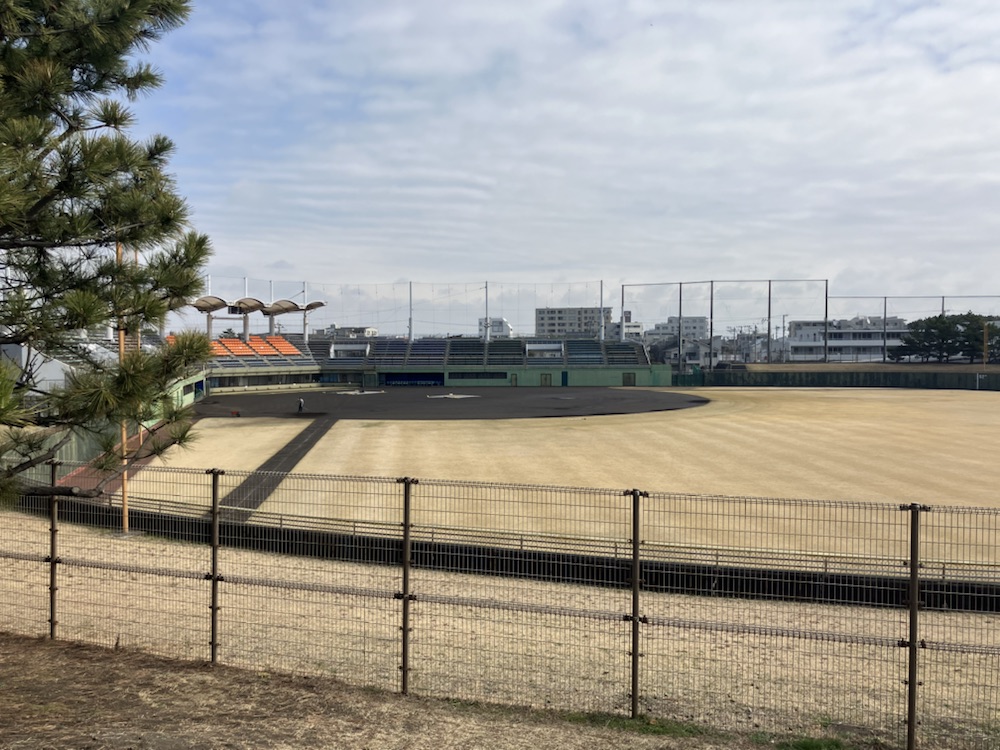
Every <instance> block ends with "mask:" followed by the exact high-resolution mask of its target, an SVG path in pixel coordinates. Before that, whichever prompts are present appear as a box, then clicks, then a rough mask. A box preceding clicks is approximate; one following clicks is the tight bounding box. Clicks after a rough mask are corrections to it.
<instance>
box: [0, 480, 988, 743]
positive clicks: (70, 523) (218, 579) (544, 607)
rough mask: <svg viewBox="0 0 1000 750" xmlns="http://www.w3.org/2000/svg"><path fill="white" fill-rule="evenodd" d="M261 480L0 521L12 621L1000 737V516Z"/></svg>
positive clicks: (194, 651) (406, 673) (789, 719)
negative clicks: (125, 530)
mask: <svg viewBox="0 0 1000 750" xmlns="http://www.w3.org/2000/svg"><path fill="white" fill-rule="evenodd" d="M42 469H44V470H45V471H47V472H50V474H49V476H48V477H47V478H45V481H49V482H51V483H52V484H56V485H71V486H72V485H75V484H82V485H84V486H86V485H87V482H88V481H90V480H92V479H93V478H94V477H92V476H88V472H90V471H91V470H90V469H88V468H87V467H85V466H81V465H52V466H49V467H40V470H42ZM262 474H263V473H261V474H255V473H253V472H233V473H232V474H228V473H226V472H224V471H222V470H218V469H213V470H210V471H208V472H204V473H203V472H201V471H196V470H186V469H170V468H162V467H152V466H150V467H146V468H143V469H141V470H138V471H136V472H135V473H134V475H133V476H132V477H131V478H130V480H129V485H128V486H129V489H130V495H129V497H128V503H127V508H128V510H127V511H124V510H123V505H125V504H124V503H123V502H122V497H121V494H120V489H118V490H113V491H112V492H110V493H109V494H107V495H105V496H102V497H100V498H97V499H86V500H85V499H77V498H72V497H69V498H67V497H51V498H22V500H21V502H20V506H19V507H18V508H17V509H10V510H8V511H6V512H4V514H3V515H4V518H3V519H2V521H0V559H2V560H3V561H4V567H5V569H6V570H7V571H8V574H7V575H6V576H5V577H4V579H3V580H2V581H0V601H2V602H3V605H4V606H3V607H2V608H0V629H2V630H7V631H10V632H16V633H25V634H35V635H40V636H41V635H47V636H48V637H51V638H57V637H58V638H65V639H70V640H79V641H86V642H92V643H97V644H102V645H108V646H112V645H114V646H119V647H128V648H136V649H140V650H145V651H149V652H153V653H157V654H161V655H166V656H171V657H179V658H184V659H196V660H206V661H210V662H212V663H226V664H231V665H234V666H241V667H245V668H249V669H255V670H273V671H284V672H290V673H302V674H316V675H326V676H333V677H336V678H339V679H342V680H344V681H346V682H348V683H351V684H355V685H361V686H370V687H376V688H380V689H385V690H398V691H400V692H402V693H416V694H421V695H428V696H437V697H447V698H456V699H463V700H472V701H485V702H494V703H505V704H514V705H529V706H534V707H548V708H558V709H567V710H575V711H601V712H612V713H620V714H622V715H632V716H637V715H640V714H646V715H650V716H654V717H662V718H669V719H673V720H678V721H685V722H694V723H698V724H703V725H706V726H712V727H716V728H720V729H734V730H740V731H761V732H774V733H800V734H801V733H808V734H812V735H817V734H834V735H836V734H842V733H844V732H848V733H851V734H857V733H863V734H865V735H867V736H870V737H872V738H874V739H877V740H879V741H881V742H882V743H883V744H884V745H885V746H888V747H900V748H902V747H907V748H914V747H916V746H917V743H918V740H919V744H920V747H948V748H964V747H969V748H995V747H997V746H1000V724H998V722H997V709H998V707H1000V700H998V698H1000V645H998V642H997V639H996V632H997V624H998V618H1000V576H998V573H1000V559H998V558H1000V546H998V544H997V542H998V541H1000V540H998V531H1000V511H994V510H991V509H983V508H955V507H934V508H929V507H927V506H921V505H889V504H876V503H857V502H843V503H838V502H818V501H805V500H799V501H796V500H776V499H766V498H739V497H723V496H693V495H679V494H671V493H655V492H646V491H641V490H638V489H627V490H623V489H618V490H615V489H583V488H572V487H551V486H540V485H503V484H486V483H475V482H451V481H448V482H445V481H436V480H424V479H421V480H417V479H414V478H379V477H343V476H321V475H296V474H284V475H278V476H275V475H272V474H268V475H266V476H265V475H262ZM36 479H38V478H36ZM258 490H260V491H259V492H258ZM132 493H134V494H132ZM255 493H256V495H255ZM125 512H127V513H128V514H129V516H130V519H129V520H130V523H129V529H131V531H130V533H129V534H122V533H121V531H120V530H121V528H122V524H123V517H124V515H125Z"/></svg>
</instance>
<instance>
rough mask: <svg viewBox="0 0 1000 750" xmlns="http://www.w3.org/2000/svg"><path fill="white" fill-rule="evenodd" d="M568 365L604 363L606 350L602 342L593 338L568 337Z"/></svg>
mask: <svg viewBox="0 0 1000 750" xmlns="http://www.w3.org/2000/svg"><path fill="white" fill-rule="evenodd" d="M566 364H567V365H603V364H606V362H605V361H604V352H603V351H602V350H601V342H600V341H593V340H591V339H568V340H567V341H566Z"/></svg>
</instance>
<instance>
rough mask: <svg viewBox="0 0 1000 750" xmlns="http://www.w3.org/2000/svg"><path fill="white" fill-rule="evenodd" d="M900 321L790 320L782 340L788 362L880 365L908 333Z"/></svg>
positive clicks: (861, 318) (875, 318)
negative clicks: (785, 347) (890, 350)
mask: <svg viewBox="0 0 1000 750" xmlns="http://www.w3.org/2000/svg"><path fill="white" fill-rule="evenodd" d="M908 332H909V329H908V328H907V327H906V321H905V320H903V319H902V318H897V317H888V318H885V319H883V318H879V317H871V318H869V317H856V318H851V319H850V320H831V321H829V322H828V323H827V322H826V321H822V320H792V321H790V322H789V323H788V338H787V341H786V345H787V352H788V361H789V362H822V361H823V360H824V358H826V359H828V361H830V362H881V361H882V359H883V358H884V357H885V355H886V350H888V349H892V348H893V347H896V346H900V345H901V344H902V343H903V342H902V337H903V335H904V334H906V333H908Z"/></svg>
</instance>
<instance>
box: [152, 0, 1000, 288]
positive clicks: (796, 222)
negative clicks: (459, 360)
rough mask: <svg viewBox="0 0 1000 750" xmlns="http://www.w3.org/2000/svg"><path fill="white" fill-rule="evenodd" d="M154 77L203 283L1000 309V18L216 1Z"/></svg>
mask: <svg viewBox="0 0 1000 750" xmlns="http://www.w3.org/2000/svg"><path fill="white" fill-rule="evenodd" d="M149 59H151V61H152V62H153V63H154V64H155V65H156V66H157V67H158V69H159V70H160V71H161V72H162V73H163V74H164V75H165V77H166V84H165V86H164V87H163V88H161V89H160V90H159V91H158V92H156V93H155V94H154V95H153V96H151V97H150V98H148V99H144V100H142V101H141V102H139V103H138V104H137V105H136V107H135V109H136V111H137V114H138V116H139V121H140V124H141V127H140V131H141V132H144V131H149V132H154V131H155V132H161V133H164V134H166V135H168V136H170V137H171V138H172V139H173V140H174V141H175V142H176V144H177V148H178V151H177V155H176V157H175V158H174V160H173V162H172V166H173V169H174V171H175V172H176V175H177V179H178V182H179V186H180V189H181V191H182V192H183V193H184V194H185V195H186V196H187V197H188V199H189V202H190V204H191V207H192V209H193V219H194V222H195V225H196V227H197V228H198V229H199V230H200V231H203V232H206V233H208V234H209V235H210V236H211V237H212V240H213V243H214V246H215V250H216V255H215V258H214V260H213V261H212V264H211V267H210V271H211V273H212V275H213V277H218V278H223V277H230V278H238V277H244V276H249V277H254V278H257V279H273V280H284V281H290V282H291V281H300V280H309V281H310V282H314V283H315V282H323V283H331V284H332V283H343V282H357V283H375V282H380V283H381V282H399V281H403V280H413V281H421V282H431V281H437V282H464V281H471V280H477V279H485V280H490V281H491V282H504V281H506V282H531V283H548V282H577V281H581V280H588V281H589V280H603V281H604V282H605V283H607V284H608V285H609V286H612V285H620V284H623V283H631V282H678V281H696V280H703V279H769V278H775V279H829V280H830V286H831V293H836V294H841V295H850V294H858V295H865V294H873V295H882V294H890V295H906V294H911V295H917V294H928V295H937V294H950V295H957V294H970V295H975V294H984V295H985V294H994V293H1000V268H998V264H997V262H996V253H995V245H996V243H997V238H998V236H1000V211H998V210H997V207H998V203H1000V201H998V199H1000V4H997V3H996V2H995V0H984V1H983V2H974V1H973V0H962V1H956V2H949V0H941V1H939V2H921V1H920V0H907V1H901V2H897V1H895V0H864V1H863V2H854V1H852V0H828V1H826V2H819V0H817V1H816V2H812V1H810V0H787V1H782V0H740V1H739V2H737V1H736V0H731V1H727V2H721V1H720V2H713V1H712V0H699V1H698V2H693V1H692V2H682V1H681V0H649V1H648V2H645V1H643V0H636V1H634V2H625V1H621V2H617V1H613V0H593V1H592V2H591V1H586V0H524V1H523V2H522V1H521V0H503V2H486V1H485V0H484V1H483V2H478V1H476V0H469V1H468V2H444V1H443V0H441V1H430V0H426V1H424V0H401V1H399V2H395V1H393V0H360V1H357V2H355V1H353V0H338V1H337V2H329V1H328V0H291V1H290V2H279V1H278V0H210V1H209V0H202V1H201V2H196V3H195V9H194V12H193V14H192V17H191V19H190V21H189V22H188V24H187V25H185V26H184V27H183V28H181V29H179V30H177V31H175V32H173V33H172V34H170V35H168V36H167V37H166V38H165V39H164V40H163V41H162V42H160V43H157V44H156V45H155V46H154V47H153V48H152V49H151V51H150V54H149Z"/></svg>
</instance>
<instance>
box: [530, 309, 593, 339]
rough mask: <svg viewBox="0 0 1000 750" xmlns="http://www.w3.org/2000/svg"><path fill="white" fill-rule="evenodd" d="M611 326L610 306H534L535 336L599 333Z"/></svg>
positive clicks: (591, 334) (589, 334) (557, 336)
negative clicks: (602, 322) (602, 324)
mask: <svg viewBox="0 0 1000 750" xmlns="http://www.w3.org/2000/svg"><path fill="white" fill-rule="evenodd" d="M602 319H603V321H604V331H605V335H607V330H608V329H609V328H610V326H611V308H610V307H537V308H535V336H544V337H556V338H559V337H565V336H593V337H595V338H596V337H598V336H600V335H601V321H602Z"/></svg>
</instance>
